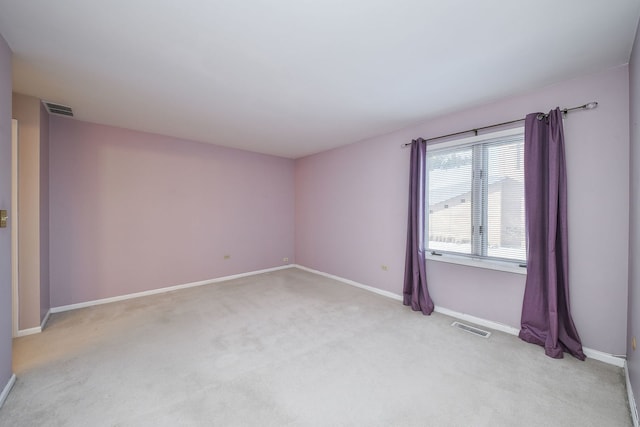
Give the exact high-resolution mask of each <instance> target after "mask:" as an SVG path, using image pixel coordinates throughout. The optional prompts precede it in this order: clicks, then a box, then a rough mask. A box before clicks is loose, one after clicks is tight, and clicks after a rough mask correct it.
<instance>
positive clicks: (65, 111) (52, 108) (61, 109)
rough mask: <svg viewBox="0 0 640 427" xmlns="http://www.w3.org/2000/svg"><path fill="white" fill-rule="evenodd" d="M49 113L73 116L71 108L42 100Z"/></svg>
mask: <svg viewBox="0 0 640 427" xmlns="http://www.w3.org/2000/svg"><path fill="white" fill-rule="evenodd" d="M42 103H43V104H44V107H45V108H46V109H47V112H48V113H49V114H57V115H59V116H68V117H73V110H72V109H71V107H67V106H66V105H60V104H54V103H53V102H47V101H42Z"/></svg>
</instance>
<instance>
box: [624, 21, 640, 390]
mask: <svg viewBox="0 0 640 427" xmlns="http://www.w3.org/2000/svg"><path fill="white" fill-rule="evenodd" d="M629 98H630V102H629V104H630V105H629V117H630V119H631V120H630V123H629V125H630V126H629V131H630V134H631V155H630V159H631V160H630V166H631V168H630V169H631V171H630V172H631V173H630V180H629V181H630V189H629V197H630V203H629V216H630V218H629V317H628V324H627V363H628V368H629V377H630V379H631V385H632V388H633V389H634V390H635V393H636V394H635V395H636V397H637V396H639V394H638V393H640V354H638V353H639V352H640V348H639V349H636V350H634V349H633V348H632V346H631V340H632V339H633V338H634V337H635V338H636V340H637V339H638V338H640V313H638V310H640V264H639V263H638V258H639V257H640V123H639V121H640V117H639V116H640V28H639V29H638V32H637V33H636V39H635V43H634V45H633V52H632V54H631V60H630V62H629Z"/></svg>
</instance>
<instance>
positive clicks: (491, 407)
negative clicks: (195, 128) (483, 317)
mask: <svg viewBox="0 0 640 427" xmlns="http://www.w3.org/2000/svg"><path fill="white" fill-rule="evenodd" d="M452 320H453V319H452V318H450V317H447V316H444V315H441V314H437V313H434V314H433V315H432V316H428V317H427V316H422V315H421V314H419V313H415V312H412V311H411V310H410V309H409V308H407V307H404V306H402V304H401V303H399V302H398V301H395V300H392V299H388V298H385V297H383V296H379V295H376V294H373V293H370V292H367V291H364V290H361V289H358V288H354V287H350V286H348V285H345V284H343V283H340V282H336V281H334V280H330V279H327V278H324V277H322V276H318V275H315V274H312V273H308V272H306V271H302V270H299V269H295V268H292V269H287V270H281V271H277V272H272V273H266V274H261V275H257V276H252V277H247V278H242V279H236V280H231V281H228V282H223V283H218V284H213V285H207V286H202V287H198V288H191V289H186V290H181V291H175V292H171V293H166V294H160V295H154V296H149V297H144V298H138V299H133V300H127V301H121V302H116V303H111V304H106V305H101V306H94V307H90V308H85V309H80V310H75V311H69V312H65V313H59V314H54V315H52V316H51V318H50V320H49V323H48V325H47V327H46V329H45V330H44V331H43V332H42V333H41V334H38V335H31V336H27V337H23V338H18V339H16V340H15V341H14V371H15V373H16V374H17V377H18V379H17V382H16V384H15V386H14V388H13V390H12V392H11V393H10V395H9V397H8V399H7V401H6V403H5V405H4V406H3V408H2V409H0V425H2V426H599V427H600V426H608V427H614V426H630V425H632V422H631V417H630V414H629V409H628V403H627V401H626V391H625V382H624V377H623V372H622V370H621V369H619V368H616V367H613V366H610V365H606V364H604V363H602V362H598V361H594V360H589V359H588V360H587V361H585V362H580V361H578V360H576V359H574V358H572V357H570V356H566V357H565V358H564V359H562V360H554V359H550V358H548V357H546V356H545V355H544V351H543V349H542V348H540V347H538V346H534V345H531V344H526V343H524V342H522V341H520V340H519V339H518V338H516V337H513V336H510V335H507V334H503V333H500V332H495V331H494V332H493V334H492V335H491V337H490V338H489V339H483V338H479V337H476V336H473V335H471V334H468V333H466V332H464V331H461V330H459V329H456V328H453V327H451V326H450V324H451V322H452Z"/></svg>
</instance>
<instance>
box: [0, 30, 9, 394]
mask: <svg viewBox="0 0 640 427" xmlns="http://www.w3.org/2000/svg"><path fill="white" fill-rule="evenodd" d="M0 209H6V210H7V211H8V212H11V50H10V49H9V46H8V45H7V43H6V42H5V40H4V38H2V36H1V35H0ZM9 221H12V218H9ZM10 226H11V225H10V223H9V227H7V228H0V390H2V389H4V387H5V385H6V384H7V383H8V381H9V379H10V378H11V375H12V371H11V335H12V326H11V323H12V317H11V311H12V308H11V232H10V230H11V228H10Z"/></svg>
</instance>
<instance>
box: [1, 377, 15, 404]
mask: <svg viewBox="0 0 640 427" xmlns="http://www.w3.org/2000/svg"><path fill="white" fill-rule="evenodd" d="M15 383H16V374H11V378H9V381H8V382H7V385H5V386H4V388H3V389H2V393H0V408H2V405H4V401H5V400H7V397H8V396H9V392H10V391H11V389H12V388H13V385H14V384H15Z"/></svg>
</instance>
